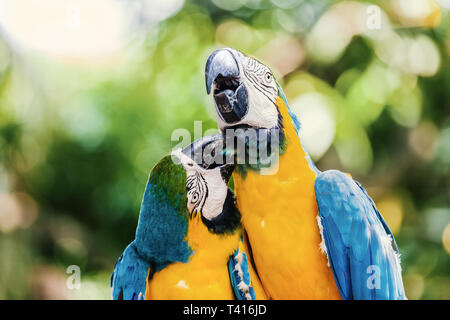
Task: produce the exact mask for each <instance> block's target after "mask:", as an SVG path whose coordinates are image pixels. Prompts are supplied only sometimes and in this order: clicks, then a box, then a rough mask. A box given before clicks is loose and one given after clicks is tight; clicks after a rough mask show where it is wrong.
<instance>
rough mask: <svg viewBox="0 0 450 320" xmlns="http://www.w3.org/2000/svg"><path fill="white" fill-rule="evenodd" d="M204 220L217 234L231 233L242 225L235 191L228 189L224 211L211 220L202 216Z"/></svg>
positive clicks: (210, 229) (211, 230) (209, 228)
mask: <svg viewBox="0 0 450 320" xmlns="http://www.w3.org/2000/svg"><path fill="white" fill-rule="evenodd" d="M202 221H203V223H204V224H205V226H206V227H207V228H208V230H209V231H210V232H212V233H215V234H231V233H234V232H235V231H236V229H237V228H239V227H240V225H241V214H240V213H239V210H238V209H237V207H236V200H235V198H234V194H233V192H231V190H230V189H228V193H227V197H226V198H225V202H224V204H223V208H222V212H221V213H220V214H219V215H218V216H217V217H214V218H213V219H211V220H208V219H206V218H205V217H203V216H202Z"/></svg>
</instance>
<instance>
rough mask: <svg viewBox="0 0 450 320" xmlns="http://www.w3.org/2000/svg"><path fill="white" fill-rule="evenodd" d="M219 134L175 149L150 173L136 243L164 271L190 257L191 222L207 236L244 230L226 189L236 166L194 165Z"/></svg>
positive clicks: (231, 195)
mask: <svg viewBox="0 0 450 320" xmlns="http://www.w3.org/2000/svg"><path fill="white" fill-rule="evenodd" d="M220 141H221V135H217V136H212V137H211V136H210V137H205V138H203V139H200V140H197V141H195V142H194V143H193V144H191V145H189V146H188V147H186V148H184V149H177V150H174V151H173V152H172V153H171V154H170V155H167V156H165V157H164V158H162V159H161V160H160V161H159V162H158V163H157V164H156V165H155V167H154V168H153V169H152V171H151V173H150V176H149V179H148V183H147V186H146V189H145V192H144V198H143V200H142V205H141V211H140V216H139V223H138V228H137V231H136V242H137V245H138V248H139V250H140V254H141V255H143V256H144V257H146V258H147V259H148V260H150V261H155V262H156V264H158V265H159V267H156V269H159V268H162V267H164V266H165V265H167V264H168V263H171V262H187V261H188V260H189V256H190V255H191V253H192V248H191V243H189V241H187V234H188V231H189V229H190V228H191V226H192V224H193V222H194V221H195V224H196V225H200V224H201V225H202V226H203V227H202V228H204V229H205V230H206V231H205V232H206V233H208V234H219V235H223V234H226V233H234V231H235V230H237V229H238V228H239V226H240V214H239V211H238V210H237V208H236V206H235V198H234V195H233V193H232V192H231V190H229V189H228V180H229V178H230V176H231V174H232V171H233V166H232V165H229V164H222V165H219V164H216V163H212V164H209V163H207V162H206V161H202V162H200V163H199V162H198V161H194V155H195V153H196V152H198V151H202V150H203V149H204V148H205V147H207V146H211V145H214V144H217V143H220Z"/></svg>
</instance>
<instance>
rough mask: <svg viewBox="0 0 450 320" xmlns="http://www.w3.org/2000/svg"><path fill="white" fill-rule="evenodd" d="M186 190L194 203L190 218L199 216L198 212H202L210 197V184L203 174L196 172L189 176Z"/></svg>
mask: <svg viewBox="0 0 450 320" xmlns="http://www.w3.org/2000/svg"><path fill="white" fill-rule="evenodd" d="M186 191H187V193H188V195H189V196H188V201H191V203H192V204H193V205H194V207H193V208H192V210H191V212H190V218H191V219H192V218H195V217H196V216H197V213H200V214H202V211H203V206H204V205H205V202H206V199H207V198H208V192H209V190H208V184H207V183H206V180H205V178H203V176H202V175H201V174H199V173H196V174H194V175H192V176H189V177H188V178H187V180H186ZM191 193H193V195H191ZM195 196H196V197H195Z"/></svg>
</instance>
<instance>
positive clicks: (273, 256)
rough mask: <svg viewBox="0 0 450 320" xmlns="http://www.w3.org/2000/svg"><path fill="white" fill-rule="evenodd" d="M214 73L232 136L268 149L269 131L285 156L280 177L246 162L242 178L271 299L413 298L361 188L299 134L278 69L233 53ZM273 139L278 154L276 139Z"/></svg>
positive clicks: (216, 56)
mask: <svg viewBox="0 0 450 320" xmlns="http://www.w3.org/2000/svg"><path fill="white" fill-rule="evenodd" d="M205 75H206V86H207V91H208V93H209V92H210V90H211V87H212V86H213V87H214V93H213V95H214V100H215V105H216V111H217V120H218V126H219V129H220V130H221V131H222V132H223V133H224V134H226V133H227V131H228V130H229V129H235V132H237V131H238V130H237V129H241V130H244V132H245V133H247V132H251V131H252V130H253V131H256V136H257V137H259V138H258V139H259V140H257V141H256V143H255V142H253V144H252V142H249V141H248V138H249V137H251V135H250V134H245V133H244V134H242V133H239V134H235V137H234V138H235V139H237V140H239V139H241V140H244V144H245V145H246V146H247V149H249V148H250V147H251V146H257V147H258V148H259V149H261V148H262V146H261V145H260V144H261V143H262V142H264V140H262V139H261V134H262V133H263V132H266V131H267V130H274V131H273V132H276V133H277V136H278V137H279V138H278V141H279V145H278V149H277V150H275V151H277V152H278V151H279V158H275V161H274V162H275V163H272V168H273V170H272V172H271V173H270V174H268V173H267V172H266V173H262V171H261V170H262V169H267V168H263V165H262V164H261V163H259V162H257V163H256V164H252V165H251V164H249V163H248V162H245V163H243V164H238V167H237V169H236V170H235V172H234V174H233V177H234V184H235V192H236V197H237V206H238V208H239V210H240V212H241V214H242V224H243V226H244V227H245V230H246V232H247V234H248V237H249V242H250V245H251V248H252V252H253V257H254V261H255V265H256V268H257V271H258V274H259V276H260V279H261V282H262V284H263V286H264V288H265V290H266V292H267V294H268V295H269V296H270V297H271V298H274V299H341V298H342V299H404V298H405V294H404V289H403V283H402V279H401V269H400V262H399V257H398V249H397V246H396V244H395V240H394V239H393V235H392V233H391V232H390V230H389V228H388V227H387V225H386V223H385V222H384V220H383V218H382V216H381V215H380V213H379V212H378V210H377V209H376V206H375V204H374V203H373V201H372V200H371V199H370V197H369V196H368V195H367V193H366V192H365V190H364V189H363V188H362V186H361V185H360V184H359V183H357V182H356V181H354V180H353V179H352V178H351V177H349V176H348V175H347V174H344V173H342V172H339V171H336V170H330V171H325V172H320V171H319V170H318V169H317V168H316V167H315V165H314V164H313V163H312V161H311V159H310V158H309V156H308V154H307V153H306V152H305V150H304V149H303V147H302V145H301V142H300V139H299V136H298V132H299V130H300V124H299V122H298V120H297V118H296V116H295V115H294V114H293V113H291V112H290V110H289V106H288V104H287V100H286V98H285V96H284V93H283V90H282V89H281V86H280V85H279V84H278V83H277V82H276V80H275V79H274V77H273V75H272V73H271V71H270V70H269V69H268V68H267V67H266V66H264V65H263V64H262V63H260V62H258V61H257V60H255V59H253V58H251V57H248V56H246V55H244V54H243V53H241V52H239V51H237V50H234V49H231V48H226V49H221V50H216V51H215V52H214V53H213V54H211V56H210V57H209V58H208V61H207V65H206V72H205ZM228 138H229V137H228ZM245 139H247V140H245ZM227 141H228V140H227ZM265 141H268V143H269V146H270V143H271V140H270V139H268V140H267V139H266V140H265ZM234 147H235V146H232V148H234ZM272 147H273V146H272ZM272 151H273V150H272ZM237 152H238V153H239V150H237ZM247 153H249V152H248V150H247ZM372 272H373V273H374V274H372ZM372 280H373V282H372Z"/></svg>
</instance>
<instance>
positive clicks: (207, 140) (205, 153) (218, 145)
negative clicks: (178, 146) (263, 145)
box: [182, 134, 234, 182]
mask: <svg viewBox="0 0 450 320" xmlns="http://www.w3.org/2000/svg"><path fill="white" fill-rule="evenodd" d="M182 152H183V153H184V154H185V155H186V156H188V157H190V158H191V159H192V160H194V162H195V163H197V164H198V165H200V166H202V167H203V168H205V169H207V170H212V169H215V168H217V167H220V172H221V174H222V178H223V179H224V180H225V181H226V182H228V179H230V176H231V174H232V173H233V169H234V165H233V164H232V162H233V158H232V159H229V158H230V157H227V156H226V152H227V151H226V148H225V140H224V139H223V135H220V134H216V135H211V136H206V137H203V138H201V139H198V140H196V141H194V142H193V143H192V144H190V145H188V146H187V147H186V148H184V149H183V150H182Z"/></svg>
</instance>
